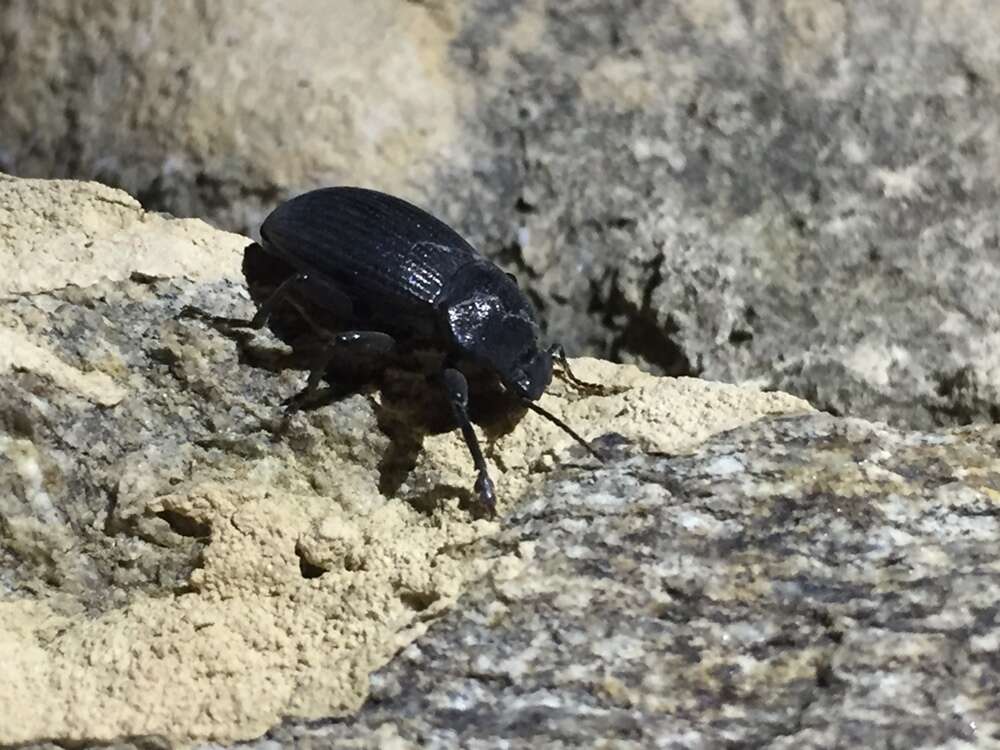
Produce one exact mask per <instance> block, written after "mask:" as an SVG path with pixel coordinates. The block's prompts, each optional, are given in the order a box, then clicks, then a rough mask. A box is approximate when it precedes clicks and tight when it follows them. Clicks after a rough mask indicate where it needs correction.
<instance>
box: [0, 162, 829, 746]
mask: <svg viewBox="0 0 1000 750" xmlns="http://www.w3.org/2000/svg"><path fill="white" fill-rule="evenodd" d="M0 194H2V195H4V196H5V199H4V200H5V204H7V205H10V206H20V207H21V208H17V209H14V210H10V211H8V212H7V213H5V214H3V215H2V216H3V221H2V222H0V255H2V257H3V259H4V267H5V268H14V269H19V268H20V269H23V270H24V272H25V274H26V276H25V277H24V278H8V279H5V280H4V282H3V283H4V285H5V286H4V289H3V294H2V296H0V352H3V354H2V355H0V375H2V377H0V664H3V675H4V679H3V680H0V745H12V744H23V743H29V742H41V741H51V742H56V743H59V744H61V745H72V746H74V747H77V746H82V745H85V744H88V743H109V742H120V741H127V740H135V741H139V740H140V739H141V740H142V741H143V742H146V743H147V744H148V743H153V744H157V743H159V744H165V745H168V746H182V745H186V744H191V743H194V742H199V741H208V740H214V741H218V742H227V741H235V740H239V739H247V738H251V737H254V736H257V735H259V734H260V733H262V732H264V731H266V730H267V729H268V728H269V727H271V726H273V725H274V724H276V723H277V722H279V721H280V720H281V719H282V718H283V717H297V718H299V719H317V718H322V717H330V716H344V715H348V714H350V713H351V712H353V711H354V710H356V709H357V708H358V707H359V706H360V705H361V704H362V703H363V701H364V699H365V697H366V695H367V691H368V674H369V673H370V672H371V671H372V670H373V669H375V668H377V667H379V666H381V665H382V664H384V663H385V661H386V660H387V659H389V658H390V657H391V656H392V655H393V654H394V653H396V652H397V651H398V650H399V649H400V648H401V647H403V646H405V645H406V644H407V643H409V642H411V641H412V640H413V639H414V638H416V637H417V636H419V635H420V634H421V633H422V632H423V631H424V630H425V629H426V627H427V624H428V623H429V622H430V621H432V620H433V619H434V618H435V617H436V616H437V615H438V614H440V613H441V612H444V611H446V610H447V609H448V608H449V607H450V606H451V605H452V604H453V603H454V602H455V600H456V599H457V597H458V596H460V595H461V593H462V592H463V591H464V590H466V589H467V588H468V587H469V586H470V585H473V584H474V582H475V581H476V580H477V579H478V578H480V577H481V576H482V575H484V574H485V573H486V572H487V571H489V570H491V569H493V568H503V569H506V570H508V572H510V573H513V572H514V571H516V570H517V569H519V568H520V567H521V566H522V565H523V564H524V561H523V560H522V559H521V558H520V557H519V556H518V555H517V554H514V553H511V554H505V555H500V556H496V555H494V554H492V553H490V554H488V555H486V556H480V555H479V554H478V553H474V552H473V550H474V547H473V546H472V545H474V543H475V542H476V541H477V540H479V539H481V538H483V537H486V536H489V535H492V534H496V533H497V532H499V531H500V530H501V528H502V524H501V523H498V522H491V521H485V520H475V519H474V518H473V517H472V515H471V514H470V513H469V509H468V505H469V503H470V499H471V497H472V495H471V486H472V480H473V476H472V473H473V472H472V470H471V462H470V459H469V457H468V454H467V451H466V449H465V446H464V444H463V443H462V440H461V438H460V437H459V436H458V435H457V434H456V431H455V430H453V429H452V427H451V424H450V423H449V422H448V420H447V418H445V417H443V416H442V415H446V414H447V407H446V405H445V404H444V402H443V398H442V396H441V394H438V393H437V392H436V391H435V390H433V389H431V388H429V386H428V381H427V379H426V378H425V376H424V374H423V373H421V372H419V371H416V372H411V371H408V370H401V369H399V370H397V369H390V370H389V371H387V372H386V373H384V375H383V377H382V378H380V379H378V380H376V381H374V382H362V381H354V380H346V379H345V380H343V381H340V380H338V379H337V377H336V375H337V374H338V373H339V371H337V372H334V373H332V374H333V375H334V376H335V377H332V378H331V380H332V383H331V391H330V392H329V393H328V395H329V397H330V398H329V399H328V403H326V404H324V405H322V406H320V407H319V408H315V409H311V410H308V411H304V412H299V413H295V414H292V415H287V414H286V413H285V410H284V408H283V407H282V405H281V402H282V399H284V398H286V397H288V396H291V395H293V394H295V393H296V392H297V391H298V390H299V389H300V388H301V387H302V385H303V383H304V378H305V373H304V372H303V371H302V368H303V367H304V366H305V364H307V363H303V362H302V361H299V360H297V359H296V358H295V357H294V356H293V353H292V352H291V351H290V350H288V349H287V348H286V347H285V346H284V345H282V344H280V343H279V342H277V341H276V340H275V339H274V338H273V337H272V336H270V335H268V334H266V333H260V334H251V333H249V332H246V331H238V330H233V329H228V328H225V327H213V326H210V325H207V324H206V323H205V322H203V320H201V319H199V318H197V317H189V316H187V315H185V314H183V311H184V310H185V309H186V308H188V307H189V306H194V307H197V308H200V309H202V310H206V311H209V312H212V313H216V314H218V315H227V316H235V317H241V318H244V319H245V318H249V317H250V315H251V314H252V311H253V306H252V304H251V302H250V300H249V299H248V296H247V293H246V291H245V289H244V287H243V284H242V282H241V281H240V280H239V279H238V275H239V271H238V268H239V259H240V252H239V250H240V248H241V247H243V246H244V245H245V244H246V242H247V240H246V239H245V238H240V237H238V236H235V235H230V234H226V233H223V232H218V231H215V230H212V229H211V228H209V227H208V226H207V225H205V224H203V223H201V222H199V221H191V220H185V221H177V220H170V219H167V218H165V217H162V216H149V215H146V214H144V213H143V212H142V211H141V210H140V209H139V208H138V207H137V206H136V205H135V203H134V201H132V200H131V199H129V198H128V196H126V195H124V194H122V193H120V192H118V191H113V190H110V189H108V188H106V187H103V186H100V185H82V184H81V185H74V184H70V183H65V182H58V181H57V182H45V181H34V180H15V179H11V178H3V179H0ZM32 258H35V259H37V260H38V262H39V263H40V264H41V265H42V266H43V267H44V268H45V269H46V271H45V273H44V274H38V273H36V271H37V268H36V267H35V265H33V264H32V263H31V259H32ZM574 367H575V369H576V371H577V373H578V375H579V376H581V377H583V378H586V379H590V380H592V381H597V382H602V383H606V384H608V385H610V386H612V387H611V388H610V389H609V390H608V392H607V393H606V394H604V395H584V394H580V393H577V392H576V391H575V390H574V389H572V388H570V387H568V386H567V385H565V384H563V383H561V382H560V383H557V384H555V385H554V386H553V387H552V389H551V390H550V392H549V393H547V394H546V395H545V396H544V397H543V399H542V402H541V403H542V404H543V405H544V406H545V407H546V408H547V409H549V410H550V411H552V412H553V413H555V414H556V415H558V416H560V417H562V418H563V419H565V420H566V421H567V422H569V423H571V424H572V425H573V426H574V427H576V428H577V429H578V430H579V431H580V432H582V433H583V434H584V435H586V436H588V437H599V436H601V435H605V434H613V435H616V436H619V437H617V438H615V439H616V440H618V439H620V440H625V441H627V442H628V443H629V445H631V446H633V448H632V449H633V450H634V451H635V452H636V453H637V454H638V455H644V454H647V453H663V452H677V451H685V450H691V449H692V448H694V447H695V446H697V445H698V444H699V443H701V442H702V441H704V440H705V439H706V438H708V437H710V436H711V435H713V434H716V433H718V432H722V431H725V430H729V429H733V428H735V427H738V426H740V425H743V424H745V423H747V422H749V421H752V420H754V419H757V418H760V417H762V416H766V415H768V414H787V413H798V412H806V411H809V410H810V407H809V405H808V404H807V403H805V402H804V401H802V400H800V399H797V398H795V397H792V396H788V395H785V394H780V393H765V392H762V391H759V390H756V389H752V388H740V387H737V386H732V385H724V384H718V383H709V382H706V381H701V380H696V379H691V378H686V379H685V378H680V379H665V378H656V377H653V376H650V375H648V374H644V373H642V372H640V371H639V370H638V369H636V368H635V367H632V366H623V365H614V364H611V363H607V362H600V361H597V360H587V359H577V360H575V361H574ZM347 375H349V373H345V377H346V376H347ZM481 430H482V431H481V433H480V434H481V439H482V440H483V442H484V446H485V452H486V454H487V458H488V461H489V462H490V464H491V469H492V473H493V477H494V479H495V481H496V483H497V487H498V492H499V495H500V509H501V511H502V512H503V513H507V512H509V511H511V510H512V509H514V508H516V507H517V506H518V503H519V501H520V499H521V498H523V497H525V496H526V494H527V493H530V492H532V491H533V490H536V489H537V488H539V487H540V486H542V485H543V484H544V483H545V482H546V478H547V477H549V476H550V475H551V474H552V472H553V471H557V470H558V468H559V467H560V466H562V465H565V464H567V463H577V462H580V461H582V460H583V459H582V458H581V456H580V455H579V454H580V453H582V451H581V450H580V449H579V448H575V449H574V448H573V447H572V446H573V445H574V444H573V441H572V440H571V439H569V438H568V437H567V436H566V435H564V434H563V433H562V432H560V431H559V430H558V429H556V428H555V427H554V426H553V425H552V424H550V423H548V422H546V421H544V420H542V419H541V418H539V417H537V416H536V415H534V414H531V413H527V414H525V415H523V417H522V418H520V419H514V418H508V417H506V416H505V415H502V414H501V415H499V417H498V416H497V415H494V416H493V418H492V419H491V418H489V414H488V413H484V415H483V419H482V423H481ZM584 455H585V454H584ZM588 460H589V461H590V462H593V459H588ZM143 738H145V739H143Z"/></svg>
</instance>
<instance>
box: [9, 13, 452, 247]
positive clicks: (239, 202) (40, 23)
mask: <svg viewBox="0 0 1000 750" xmlns="http://www.w3.org/2000/svg"><path fill="white" fill-rule="evenodd" d="M459 9H460V4H459V3H456V2H451V1H450V0H441V1H440V2H439V1H437V0H435V1H434V2H410V3H398V2H394V0H374V1H373V2H366V3H363V4H361V5H359V4H358V3H355V2H351V0H336V1H335V2H330V3H324V4H323V5H322V6H317V5H316V4H315V3H312V2H309V0H289V2H282V3H273V2H267V1H266V0H247V1H246V2H241V3H238V4H230V5H223V4H216V3H208V4H206V3H203V2H198V0H177V2H172V3H171V4H170V7H169V9H168V8H166V7H163V8H162V9H160V10H155V9H151V8H150V7H149V6H148V5H147V4H145V3H142V2H125V3H119V2H115V1H114V0H108V1H106V2H105V1H101V0H99V1H98V2H96V3H92V4H90V5H87V6H86V7H84V6H81V5H79V4H78V3H75V2H72V0H56V1H55V2H52V3H46V4H45V5H44V6H39V5H37V4H35V3H33V2H30V1H28V0H15V1H14V2H10V3H5V4H4V6H3V8H2V9H0V38H2V39H3V40H4V43H3V44H0V73H2V76H3V79H4V82H5V85H4V87H3V90H2V91H0V133H2V134H3V135H2V136H0V170H4V171H12V172H17V173H18V174H20V175H23V176H34V177H78V178H79V177H84V176H87V177H89V178H91V179H98V180H100V181H102V182H107V183H110V184H114V185H116V186H118V187H121V188H124V189H126V190H128V191H129V192H130V193H132V194H134V195H136V196H137V197H138V198H139V199H140V200H141V201H142V203H143V204H144V205H146V206H153V207H156V208H159V209H164V210H169V211H170V212H171V213H174V214H178V215H183V216H197V217H199V218H204V219H209V220H211V221H213V222H214V223H216V225H218V226H224V227H227V228H231V229H237V230H242V231H244V232H245V231H247V230H248V229H249V228H251V227H252V228H254V229H256V227H257V226H258V225H259V224H260V220H261V219H262V218H263V215H264V214H265V213H266V212H267V211H269V210H270V209H271V208H273V206H274V204H275V203H276V202H277V199H278V197H279V196H281V195H285V194H287V193H289V192H297V191H299V190H301V189H302V188H304V187H306V186H314V185H316V184H327V183H329V184H338V183H344V182H350V183H360V184H364V185H373V186H380V187H382V188H383V189H387V190H391V191H394V192H407V191H409V192H413V191H415V190H417V189H418V188H419V187H421V186H423V185H425V184H426V183H427V182H428V181H429V180H430V178H431V175H432V174H433V170H434V168H435V165H436V163H437V162H438V161H440V160H444V161H447V162H449V163H453V164H457V163H460V162H461V161H462V160H463V158H464V153H463V150H462V149H461V148H460V147H459V148H456V145H457V141H458V139H457V137H456V131H457V129H458V126H459V120H460V116H461V112H462V110H463V109H464V108H465V106H466V103H467V101H468V99H469V89H468V88H467V86H468V84H467V83H466V82H464V81H463V80H461V79H460V77H458V76H457V75H456V74H455V73H453V70H452V66H451V65H450V64H449V62H448V59H447V52H448V46H447V45H448V42H449V40H450V39H451V38H452V37H453V36H454V34H455V30H456V24H457V22H458V16H459ZM453 76H454V77H453Z"/></svg>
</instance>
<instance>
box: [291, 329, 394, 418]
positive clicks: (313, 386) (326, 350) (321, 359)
mask: <svg viewBox="0 0 1000 750" xmlns="http://www.w3.org/2000/svg"><path fill="white" fill-rule="evenodd" d="M395 346H396V339H394V338H393V337H392V336H390V335H389V334H388V333H383V332H382V331H342V332H340V333H333V334H329V339H328V342H327V343H326V344H325V345H324V346H323V348H322V349H321V350H320V353H319V356H317V358H316V361H315V363H314V364H313V366H312V367H311V368H310V371H309V379H308V380H307V381H306V387H305V389H303V390H302V391H301V392H300V393H297V394H296V395H294V396H292V398H290V399H289V400H288V401H287V402H286V405H287V406H288V410H289V411H297V410H298V409H300V408H302V406H303V405H305V404H308V403H310V402H311V401H312V400H313V399H314V398H315V397H316V393H317V392H318V391H319V384H320V382H321V381H322V380H323V376H324V375H325V374H326V371H327V368H329V366H330V362H331V361H332V360H333V358H334V357H336V356H337V354H338V352H339V351H342V350H343V349H345V348H349V349H351V350H352V351H358V350H361V351H365V352H367V353H369V354H376V355H378V354H388V353H389V352H390V351H392V349H393V348H394V347H395Z"/></svg>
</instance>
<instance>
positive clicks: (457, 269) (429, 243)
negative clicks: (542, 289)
mask: <svg viewBox="0 0 1000 750" xmlns="http://www.w3.org/2000/svg"><path fill="white" fill-rule="evenodd" d="M260 234H261V242H260V244H256V243H255V244H253V245H250V246H249V247H248V248H247V249H246V253H245V256H244V261H243V272H244V275H245V276H246V279H247V284H248V285H249V286H250V289H251V295H252V296H253V298H254V300H255V301H256V302H257V303H258V311H257V314H256V315H255V316H254V318H253V320H252V321H247V322H246V323H245V325H247V326H250V327H253V328H261V327H262V326H264V325H269V327H270V328H271V329H272V330H273V331H274V332H275V333H276V334H277V335H278V336H279V337H283V335H282V334H283V332H282V329H281V328H280V326H279V325H277V321H273V322H271V321H272V318H274V317H276V313H277V312H280V311H281V309H282V308H285V307H286V306H291V307H292V308H294V309H295V310H296V311H297V312H298V313H299V314H300V315H301V317H302V319H303V320H304V321H305V323H306V325H307V326H308V327H309V328H310V329H311V332H312V335H314V336H315V337H316V339H318V340H319V341H320V342H321V344H320V356H319V357H318V359H317V362H316V364H315V366H314V367H313V368H312V370H311V373H310V376H309V381H308V384H307V386H306V389H305V391H303V394H301V395H302V396H304V397H305V398H309V397H311V396H312V395H314V394H315V392H316V390H317V388H318V386H319V383H320V381H321V380H322V378H323V376H324V374H325V373H326V370H327V368H328V366H329V364H330V362H331V360H332V359H333V358H334V357H335V356H338V355H341V354H343V353H344V352H345V350H349V349H355V350H356V349H358V348H360V349H363V350H365V351H367V352H368V353H372V354H374V355H376V356H378V355H380V354H389V353H390V352H391V351H393V350H394V349H396V348H397V346H399V345H400V344H407V345H412V344H414V343H415V342H417V343H419V345H420V346H425V347H428V348H430V349H434V350H437V351H440V352H441V353H442V354H443V359H442V366H441V371H440V373H439V381H440V383H441V385H442V387H443V388H444V390H445V393H446V394H447V397H448V402H449V403H450V405H451V409H452V412H453V415H454V418H455V421H456V423H457V426H458V427H459V429H461V431H462V435H463V437H464V439H465V443H466V445H467V446H468V448H469V452H470V453H471V454H472V460H473V463H474V464H475V469H476V472H477V474H478V476H477V479H476V482H475V490H476V494H477V495H478V499H479V503H480V511H481V512H482V513H484V514H486V515H489V516H492V515H494V513H495V507H496V496H495V491H494V487H493V482H492V480H491V479H490V476H489V472H488V470H487V466H486V461H485V459H484V458H483V453H482V450H481V449H480V447H479V442H478V440H477V438H476V434H475V432H474V430H473V428H472V424H471V422H470V419H469V410H468V406H469V388H468V381H467V378H466V375H467V372H466V370H467V369H468V368H469V367H470V366H471V367H474V368H475V369H476V370H477V371H478V372H482V371H485V372H487V373H490V374H492V376H493V377H495V378H496V380H497V381H499V384H500V385H501V387H502V389H503V390H504V391H506V392H508V393H510V394H512V395H513V396H514V397H515V398H516V400H518V401H520V402H521V403H522V404H524V405H525V406H526V407H527V408H530V409H532V410H533V411H535V412H537V413H539V414H541V415H543V416H545V417H546V418H547V419H549V420H551V421H553V422H554V423H555V424H557V425H559V426H560V427H561V428H562V429H563V430H565V431H566V432H567V433H568V434H569V435H571V436H572V437H573V438H574V439H575V440H576V441H578V442H579V443H581V444H582V445H584V447H586V448H587V450H588V451H590V452H591V453H592V454H594V455H595V456H596V455H597V454H596V453H595V452H594V451H593V449H592V448H591V447H590V446H589V445H588V444H587V443H586V441H584V440H583V438H581V437H580V436H579V435H578V434H577V433H576V432H574V431H573V430H572V429H570V428H569V427H568V426H567V425H566V424H564V423H563V422H562V421H561V420H559V419H557V418H556V417H555V416H553V415H552V414H549V413H548V412H547V411H545V410H544V409H542V408H541V407H539V406H538V405H537V404H535V403H534V402H535V401H536V400H537V399H538V398H539V397H540V396H541V395H542V393H544V392H545V389H546V388H547V387H548V385H549V383H550V382H551V380H552V370H553V358H554V357H556V358H559V360H560V362H561V364H562V366H563V368H564V370H565V372H566V374H567V377H569V378H570V379H572V380H574V381H575V378H573V376H572V374H571V373H570V372H569V369H568V365H567V363H566V359H565V356H563V354H562V350H561V349H560V348H559V347H558V346H555V347H550V348H544V347H542V346H541V344H540V332H539V327H538V321H537V318H536V315H535V312H534V310H533V309H532V307H531V304H530V303H529V301H528V299H527V297H526V296H525V295H524V293H523V292H522V291H521V290H520V289H519V288H518V286H517V282H516V281H515V279H514V277H513V276H510V275H509V274H507V273H504V272H503V271H502V270H501V269H499V268H498V267H497V266H495V265H494V264H493V263H491V262H490V261H488V260H487V259H486V258H484V257H483V256H482V255H480V254H479V253H478V252H476V250H475V249H473V247H472V246H471V245H469V243H468V242H466V241H465V240H464V239H462V237H461V236H459V234H458V233H457V232H456V231H455V230H453V229H452V228H451V227H449V226H448V225H447V224H445V223H444V222H442V221H440V220H439V219H437V218H435V217H434V216H431V215H430V214H429V213H427V212H426V211H423V210H422V209H420V208H417V207H416V206H414V205H412V204H410V203H407V202H406V201H404V200H402V199H400V198H396V197H393V196H391V195H387V194H385V193H381V192H378V191H375V190H367V189H363V188H356V187H331V188H323V189H320V190H313V191H311V192H308V193H304V194H302V195H299V196H297V197H295V198H292V199H290V200H288V201H286V202H285V203H282V204H281V205H280V206H278V207H277V208H276V209H274V211H273V212H272V213H271V214H270V215H269V216H268V217H267V219H265V221H264V223H263V225H262V226H261V230H260ZM317 311H318V312H317ZM577 382H578V381H577ZM598 458H600V456H598Z"/></svg>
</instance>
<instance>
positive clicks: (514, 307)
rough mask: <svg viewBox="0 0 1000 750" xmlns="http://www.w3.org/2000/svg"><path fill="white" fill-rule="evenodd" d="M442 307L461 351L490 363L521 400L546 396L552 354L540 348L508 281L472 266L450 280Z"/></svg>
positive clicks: (529, 314)
mask: <svg viewBox="0 0 1000 750" xmlns="http://www.w3.org/2000/svg"><path fill="white" fill-rule="evenodd" d="M443 306H444V310H445V315H446V319H447V323H448V328H449V332H450V334H451V338H452V340H453V341H454V342H455V344H456V346H457V348H458V349H459V350H460V351H461V352H463V353H464V354H465V355H467V356H469V357H471V358H472V359H474V360H477V361H479V362H482V363H484V364H486V365H488V366H489V367H490V369H492V370H493V371H494V372H495V373H496V375H497V377H498V378H499V379H500V381H501V382H502V383H503V384H504V386H505V387H506V388H507V389H508V390H510V391H512V392H513V393H515V394H517V395H518V396H520V397H521V398H523V399H527V400H529V401H534V400H536V399H537V398H538V397H539V396H541V395H542V393H544V392H545V389H546V388H547V387H548V385H549V383H550V382H551V381H552V355H551V354H550V353H549V352H547V351H545V350H544V349H541V348H540V347H539V345H538V339H539V330H538V323H537V321H536V320H535V313H534V311H533V310H532V309H531V305H530V304H529V302H528V299H527V298H526V297H525V296H524V294H523V293H522V292H521V291H520V290H519V289H518V288H517V284H516V283H515V282H514V281H513V280H512V279H510V278H508V276H507V275H506V274H503V273H501V272H500V270H499V269H497V268H496V267H495V266H492V265H488V264H485V263H483V264H475V265H473V264H470V265H469V266H467V267H466V268H465V269H462V271H461V272H460V273H459V274H456V277H455V278H454V279H452V282H451V284H450V285H449V288H448V290H447V295H446V297H445V300H444V303H443Z"/></svg>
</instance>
